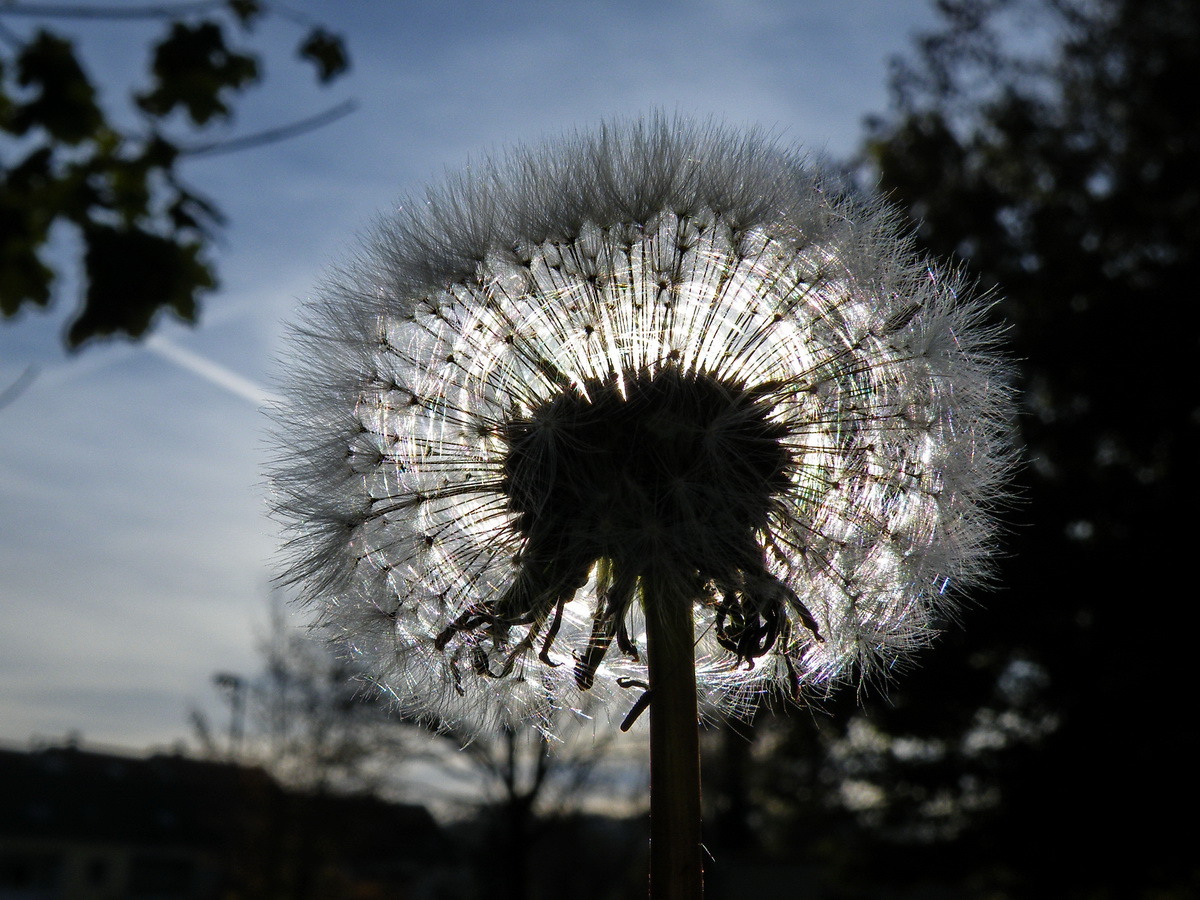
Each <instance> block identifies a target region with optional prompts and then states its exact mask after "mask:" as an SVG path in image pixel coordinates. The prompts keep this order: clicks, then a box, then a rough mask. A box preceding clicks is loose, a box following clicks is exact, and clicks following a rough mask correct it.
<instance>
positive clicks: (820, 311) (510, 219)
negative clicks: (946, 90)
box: [274, 118, 1009, 730]
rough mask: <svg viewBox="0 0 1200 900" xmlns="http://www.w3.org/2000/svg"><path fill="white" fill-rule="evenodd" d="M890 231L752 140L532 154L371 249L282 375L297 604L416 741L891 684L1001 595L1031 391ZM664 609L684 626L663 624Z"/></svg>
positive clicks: (667, 127)
mask: <svg viewBox="0 0 1200 900" xmlns="http://www.w3.org/2000/svg"><path fill="white" fill-rule="evenodd" d="M962 293H963V292H962V291H961V289H960V286H959V285H957V284H956V282H955V279H954V278H953V276H952V275H948V274H947V273H945V272H940V273H939V272H936V271H934V270H933V269H931V268H929V267H928V266H927V263H926V262H925V261H923V260H921V259H920V258H918V257H917V256H916V255H915V254H914V253H913V251H912V250H911V248H910V246H909V242H908V241H907V240H906V239H905V238H904V237H903V236H902V232H901V231H900V230H899V228H898V226H897V224H896V223H895V221H894V220H893V217H892V216H891V214H890V213H889V212H888V211H887V210H886V209H884V208H882V207H881V206H879V205H878V204H876V203H874V202H872V201H867V200H862V199H856V198H855V197H853V196H850V195H849V194H847V193H846V192H843V191H840V190H838V189H837V188H836V186H835V185H833V184H832V183H830V182H828V181H826V180H823V179H822V178H821V176H820V175H819V174H817V173H814V172H812V171H810V170H809V169H807V168H806V167H805V166H804V165H803V164H802V163H801V162H800V161H799V160H798V159H797V158H796V157H794V156H793V155H790V154H788V153H785V152H782V151H780V150H778V149H776V148H775V147H774V146H773V145H772V144H771V143H770V142H769V141H767V140H765V139H763V138H761V137H759V136H755V135H749V136H747V135H740V134H737V133H734V132H731V131H728V130H725V129H723V128H720V127H715V126H702V125H693V124H688V123H685V122H679V121H671V120H667V119H665V118H653V119H651V120H648V121H642V122H636V123H626V124H618V125H614V126H610V127H607V128H603V129H601V130H599V131H597V132H595V133H589V134H580V135H576V136H574V137H571V138H569V139H567V140H565V141H563V142H562V143H561V144H559V145H555V146H550V147H548V148H544V149H539V150H527V149H519V150H516V151H514V152H513V153H511V154H510V155H508V156H506V157H503V158H500V159H496V160H492V161H488V162H486V163H485V164H484V165H482V166H477V167H475V168H473V169H472V170H471V172H469V173H468V174H465V175H463V176H460V177H458V178H456V179H452V180H451V181H450V182H449V183H448V184H447V185H446V186H445V187H443V188H441V189H440V190H436V191H433V192H431V193H430V194H429V195H428V197H427V198H426V199H425V200H424V201H423V202H418V203H412V204H409V205H407V206H405V207H403V208H401V209H400V210H399V211H398V212H396V213H395V214H394V215H392V216H389V217H387V218H385V219H384V220H382V221H381V222H379V223H378V224H377V226H376V227H375V229H374V232H373V234H372V238H371V240H370V242H369V244H368V246H367V247H366V249H364V250H363V251H362V253H361V254H360V256H359V257H358V258H357V259H356V260H355V261H354V262H352V263H351V264H350V265H348V266H347V267H345V268H344V269H343V270H341V271H339V272H337V273H336V274H334V275H333V276H332V277H331V278H330V279H329V280H328V282H327V283H326V284H325V285H324V287H323V288H322V289H321V291H320V292H319V293H318V295H317V297H316V298H315V299H314V300H312V301H311V302H310V303H309V304H308V306H307V311H306V322H305V325H304V327H303V328H302V329H301V330H300V331H299V334H298V337H297V340H296V345H295V348H294V352H293V353H292V354H291V356H290V357H289V359H288V362H287V364H286V369H287V372H286V380H287V385H286V387H287V393H288V397H289V398H290V399H289V400H288V402H287V403H286V404H285V406H284V408H283V409H282V410H281V412H280V413H279V421H280V423H281V429H280V441H279V448H280V453H279V461H278V462H277V464H276V468H275V475H274V483H275V486H276V488H277V493H278V497H279V499H278V502H277V508H278V511H279V513H280V514H281V515H282V517H283V518H284V519H285V520H286V522H287V523H288V524H289V526H290V528H291V535H292V540H291V543H290V545H289V550H290V568H289V572H288V576H289V577H290V578H291V579H292V580H294V581H295V582H298V583H299V584H300V585H302V587H303V591H304V594H305V596H306V597H307V599H308V600H310V601H311V602H313V603H315V604H317V605H318V606H319V608H320V610H321V613H322V620H323V621H324V623H325V624H327V625H328V626H330V627H332V628H333V629H334V630H335V631H336V632H338V633H339V634H340V635H341V637H342V639H344V641H345V642H346V643H347V644H348V645H349V647H351V648H352V650H353V652H355V653H357V654H359V655H361V656H362V657H363V659H364V662H365V663H366V665H367V667H368V669H369V670H370V671H371V672H373V674H374V675H375V677H376V678H377V679H378V681H379V682H380V683H381V684H382V685H383V686H385V687H386V689H387V690H388V691H389V692H390V693H391V695H392V696H393V697H394V698H395V700H396V702H397V703H398V704H399V705H400V706H401V707H402V708H403V709H404V710H405V711H406V712H407V713H409V714H411V715H416V716H424V717H427V718H429V719H431V720H435V721H438V722H441V723H452V724H453V725H454V726H455V727H456V728H458V729H464V730H469V729H472V728H475V729H483V728H487V727H490V726H492V725H495V724H498V723H501V722H503V723H507V724H511V723H514V722H517V721H521V720H528V721H532V722H534V723H541V724H543V725H544V724H545V723H546V722H548V721H549V713H550V711H551V710H552V709H555V708H573V707H575V708H577V707H578V706H579V705H580V702H581V700H580V698H581V696H582V694H583V692H586V691H592V692H602V693H605V694H610V695H611V694H620V695H621V696H622V698H623V699H625V701H626V702H624V703H623V704H622V705H621V708H620V712H619V716H624V715H625V712H626V711H627V710H628V709H629V708H630V706H632V705H633V703H634V701H635V700H636V696H635V695H634V696H631V695H630V694H629V693H628V692H627V691H622V689H621V687H620V686H621V685H632V684H641V685H644V684H646V683H648V682H652V681H653V679H652V678H651V674H650V673H649V672H648V669H647V664H648V660H647V653H646V648H647V625H648V623H649V624H652V622H653V621H654V620H656V618H657V617H668V618H669V617H670V616H672V615H676V617H677V616H678V614H680V611H681V610H682V611H683V614H684V615H686V616H688V617H690V620H691V623H692V629H693V632H694V649H689V650H688V651H687V652H688V654H689V655H690V656H692V657H694V660H695V667H696V674H697V685H698V690H699V693H700V697H701V700H702V702H703V703H704V704H705V706H706V708H708V709H710V710H712V711H713V712H715V713H733V714H736V713H737V712H738V711H739V710H742V709H744V708H745V707H746V704H747V701H748V700H749V699H750V698H751V697H753V696H755V695H756V694H760V693H762V692H765V691H768V690H777V689H782V690H784V691H785V692H787V693H789V694H791V695H794V696H800V695H803V694H804V693H806V692H813V691H817V692H819V691H824V690H828V689H829V688H831V687H832V686H834V685H836V684H837V683H839V682H841V681H844V680H847V679H850V678H855V677H870V675H871V673H873V672H882V671H885V670H887V669H889V668H891V667H892V666H893V665H894V664H895V663H896V662H897V661H898V660H900V659H902V658H903V657H904V656H905V655H906V654H908V653H909V652H910V651H912V650H913V649H915V648H918V647H920V646H922V645H923V644H925V643H926V642H927V640H928V638H929V636H930V635H931V634H932V631H933V629H934V627H935V626H936V624H937V622H938V621H939V618H940V617H941V616H942V615H943V614H944V613H945V612H946V611H947V609H948V606H947V605H948V604H949V603H951V602H952V597H953V596H954V595H955V594H956V592H957V591H959V590H961V589H963V588H965V587H968V586H970V585H971V584H972V583H974V582H976V581H977V580H978V579H979V578H980V577H981V576H982V575H983V574H984V571H985V568H986V566H985V563H986V556H987V551H988V546H989V541H990V538H991V533H992V531H993V524H992V517H991V514H990V509H991V507H992V506H993V504H994V502H995V500H996V498H997V495H998V491H999V488H1000V486H1001V484H1002V481H1003V478H1004V476H1005V473H1006V468H1007V462H1008V456H1007V450H1006V445H1005V443H1004V440H1003V433H1004V419H1005V418H1006V416H1007V413H1008V400H1009V393H1008V389H1007V387H1006V379H1005V376H1006V371H1005V367H1004V366H1003V365H1002V364H1001V363H1000V362H999V361H998V360H997V358H996V357H995V355H993V354H992V353H991V351H990V350H989V347H990V346H991V344H992V343H993V341H994V337H995V335H994V334H993V333H992V332H991V331H989V330H988V329H987V328H985V327H983V326H982V325H981V306H980V305H979V304H978V303H975V302H971V301H968V300H965V299H963V298H962V297H961V296H959V295H960V294H962ZM667 606H671V607H672V608H671V609H666V608H665V607H667Z"/></svg>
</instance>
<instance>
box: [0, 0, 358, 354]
mask: <svg viewBox="0 0 1200 900" xmlns="http://www.w3.org/2000/svg"><path fill="white" fill-rule="evenodd" d="M272 11H273V10H272V7H270V6H269V5H268V4H265V3H262V2H259V0H222V2H196V3H179V4H163V5H158V6H144V7H113V8H108V7H102V6H95V5H91V6H89V5H79V6H55V5H39V6H33V5H30V6H24V5H22V4H6V5H4V6H3V8H0V132H2V133H3V135H4V138H5V140H4V143H3V145H0V146H2V150H0V178H2V179H3V182H2V186H0V235H2V237H0V313H2V314H3V315H4V316H5V317H12V316H15V315H17V313H18V312H20V311H21V310H22V309H25V308H28V307H38V306H41V307H45V306H48V305H49V304H50V303H51V302H52V299H53V296H54V283H55V280H56V276H57V274H58V273H57V272H56V271H55V265H54V264H53V263H52V262H49V261H48V255H49V254H48V251H49V247H50V244H51V241H52V240H53V239H54V238H55V235H56V232H57V231H58V230H60V229H62V228H64V227H65V228H67V229H68V230H74V231H75V232H76V233H77V235H78V237H79V239H80V241H81V244H82V267H83V273H82V281H83V284H84V296H83V298H82V303H81V305H80V308H79V309H78V310H77V312H76V313H75V314H74V316H73V317H72V318H71V320H70V322H69V324H68V327H67V330H66V334H65V340H66V343H67V345H68V346H69V347H71V348H72V349H74V348H78V347H80V346H81V345H83V344H84V343H85V342H87V341H89V340H92V339H94V338H98V337H104V336H108V335H126V336H129V337H134V338H136V337H140V336H142V335H143V334H145V333H146V331H147V330H148V329H149V328H150V327H151V326H152V324H153V322H154V321H155V319H156V317H157V315H158V313H159V311H160V310H163V309H166V310H169V311H171V312H172V313H174V314H175V315H176V316H178V317H179V318H180V319H182V320H184V321H186V322H194V321H195V320H196V316H197V311H198V299H199V298H200V296H201V295H202V294H204V293H205V292H207V291H211V290H212V289H214V288H215V287H216V284H217V279H216V273H215V271H214V267H213V264H212V262H211V260H210V258H209V251H210V249H211V245H212V242H213V240H214V238H215V236H216V233H217V231H218V230H219V228H220V226H221V225H223V224H224V219H223V217H222V215H221V212H220V210H219V209H218V208H217V207H216V206H215V205H214V204H213V203H212V202H211V201H210V200H208V199H206V198H205V197H204V196H202V195H201V194H200V193H198V192H197V191H195V190H194V189H192V188H191V187H189V186H188V185H187V184H186V183H185V182H184V181H183V179H182V177H181V174H180V168H181V164H182V163H183V162H184V161H185V160H186V159H187V158H188V156H189V155H191V153H192V149H190V148H189V147H188V146H187V145H186V144H185V143H184V142H183V141H181V140H180V138H179V137H177V136H176V135H177V134H178V133H179V132H180V131H183V132H185V133H192V132H196V131H198V130H201V129H204V128H206V127H208V126H212V125H214V124H217V123H222V122H227V121H229V120H231V119H232V118H233V116H234V112H235V109H236V105H237V102H238V101H239V100H240V99H241V98H242V97H243V96H244V95H245V93H246V91H247V90H249V89H250V88H252V87H253V86H255V85H257V84H259V83H260V81H261V79H262V64H261V59H260V55H259V54H258V53H257V52H255V51H254V50H253V49H250V48H246V47H243V46H241V44H242V43H243V39H245V38H246V37H247V36H248V35H249V34H250V33H251V32H252V30H253V28H254V26H255V24H256V23H257V22H258V21H259V20H260V19H261V18H262V17H263V16H265V15H267V14H269V13H271V12H272ZM290 15H291V17H292V18H296V16H295V14H290ZM22 16H38V17H40V18H42V19H43V20H45V19H48V18H51V17H56V18H76V19H78V18H92V19H95V18H108V19H122V20H128V19H151V20H153V19H159V20H163V22H164V28H163V30H162V32H161V33H160V34H159V35H158V37H157V38H156V39H155V40H154V42H153V43H152V45H151V47H150V51H149V58H148V63H147V71H146V84H145V86H144V87H142V88H140V89H137V90H135V91H134V92H133V93H132V96H131V97H130V98H129V110H130V111H131V112H132V113H133V115H134V118H135V119H136V122H137V124H136V125H134V126H124V125H120V124H118V121H120V119H121V118H128V116H114V115H113V114H112V113H111V112H110V111H108V110H107V109H106V108H105V106H104V104H103V103H102V102H101V96H100V94H101V91H100V87H99V86H98V85H97V84H96V83H95V82H94V80H93V79H92V77H91V76H90V75H89V74H88V72H87V68H86V66H85V64H84V60H83V57H82V55H81V53H80V52H79V50H78V48H77V46H76V42H75V41H74V40H73V39H72V38H71V37H70V36H68V35H66V34H64V33H62V32H61V31H60V30H59V29H57V28H50V27H46V26H45V25H38V26H37V27H36V28H35V29H34V31H33V33H32V35H30V36H28V37H23V36H19V35H18V34H16V32H15V31H13V30H12V29H10V28H9V27H8V26H7V24H6V22H5V20H6V19H10V18H17V17H22ZM301 24H303V25H304V27H305V33H304V36H303V38H302V40H301V41H300V43H299V45H298V47H297V51H296V52H297V55H298V56H299V57H300V58H301V59H302V60H304V61H305V62H307V63H309V64H310V65H312V66H313V68H314V70H315V76H316V78H317V80H318V81H319V82H321V83H328V82H330V81H332V80H334V79H335V78H337V77H338V76H339V75H341V74H342V73H344V72H345V71H346V70H347V68H348V66H349V60H348V57H347V55H346V51H345V48H344V46H343V43H342V41H341V39H340V38H338V37H337V36H336V35H334V34H332V33H331V32H329V31H327V30H326V29H325V28H323V27H322V26H320V25H316V24H313V23H311V22H308V21H307V20H303V21H302V23H301ZM231 143H232V142H231ZM217 148H218V149H219V145H217ZM213 149H214V146H213V145H207V146H205V147H204V148H203V150H204V152H212V151H213Z"/></svg>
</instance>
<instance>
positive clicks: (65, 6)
mask: <svg viewBox="0 0 1200 900" xmlns="http://www.w3.org/2000/svg"><path fill="white" fill-rule="evenodd" d="M225 5H226V4H225V2H224V0H191V2H186V3H155V4H152V5H148V6H80V5H76V4H73V3H47V4H36V3H35V4H22V3H4V4H0V16H31V17H37V18H39V19H177V18H179V17H180V16H184V15H187V14H189V13H199V12H207V11H209V10H216V9H222V8H223V7H224V6H225Z"/></svg>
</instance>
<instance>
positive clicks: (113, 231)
mask: <svg viewBox="0 0 1200 900" xmlns="http://www.w3.org/2000/svg"><path fill="white" fill-rule="evenodd" d="M84 240H85V242H86V244H87V249H86V252H85V254H84V265H85V267H86V270H87V280H88V288H87V298H86V302H85V304H84V307H83V309H82V310H81V311H80V313H79V315H78V316H77V317H76V318H75V320H74V321H73V322H72V323H71V325H70V328H69V330H68V332H67V343H68V345H69V346H70V347H72V348H78V347H79V346H80V345H81V344H83V343H84V342H85V341H88V340H91V339H92V338H96V337H102V336H107V335H112V334H125V335H129V336H130V337H140V336H141V335H142V334H144V333H145V332H146V330H147V329H148V328H149V327H150V325H151V323H152V322H153V320H154V318H155V316H156V315H157V313H158V311H159V310H160V309H161V308H164V307H165V308H170V309H171V310H172V311H173V312H174V313H175V314H176V315H178V316H179V317H180V318H181V319H183V320H184V321H186V322H192V321H195V318H196V309H197V306H196V300H197V297H198V296H199V295H200V294H201V293H203V292H205V291H209V290H212V289H213V288H214V287H216V280H215V278H214V276H213V272H212V270H211V269H210V268H209V266H208V265H207V264H206V263H205V262H204V261H203V260H202V259H201V258H200V250H201V246H200V245H199V244H198V243H194V242H183V241H178V240H174V239H171V238H165V237H161V236H160V235H157V234H152V233H150V232H148V231H144V230H141V229H138V228H112V227H108V226H104V225H93V226H91V227H89V228H88V229H86V230H85V232H84Z"/></svg>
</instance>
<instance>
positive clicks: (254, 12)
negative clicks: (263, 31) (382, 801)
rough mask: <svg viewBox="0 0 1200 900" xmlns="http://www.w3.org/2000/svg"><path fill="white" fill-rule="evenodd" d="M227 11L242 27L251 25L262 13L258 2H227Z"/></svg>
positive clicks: (242, 0) (244, 0)
mask: <svg viewBox="0 0 1200 900" xmlns="http://www.w3.org/2000/svg"><path fill="white" fill-rule="evenodd" d="M228 6H229V11H230V12H232V13H233V14H234V16H236V17H237V20H238V21H239V22H241V23H242V25H244V26H250V25H253V24H254V22H255V20H256V19H258V18H259V17H260V16H261V15H262V12H263V9H262V4H261V3H260V2H259V0H229V2H228Z"/></svg>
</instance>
